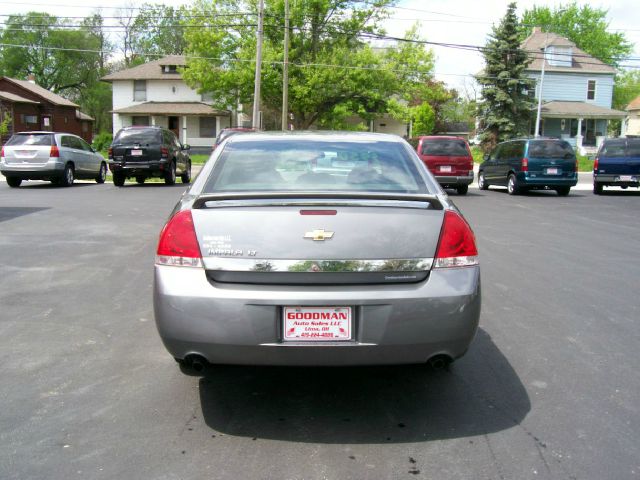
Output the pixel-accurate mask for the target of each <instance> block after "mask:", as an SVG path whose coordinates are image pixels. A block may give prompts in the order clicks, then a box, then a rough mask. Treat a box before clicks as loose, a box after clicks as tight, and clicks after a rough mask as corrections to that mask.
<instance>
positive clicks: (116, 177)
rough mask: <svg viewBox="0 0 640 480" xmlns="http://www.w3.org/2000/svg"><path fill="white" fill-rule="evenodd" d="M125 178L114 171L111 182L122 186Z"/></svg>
mask: <svg viewBox="0 0 640 480" xmlns="http://www.w3.org/2000/svg"><path fill="white" fill-rule="evenodd" d="M125 180H126V178H125V176H124V175H122V174H121V173H114V174H113V184H114V185H115V186H116V187H122V186H124V181H125Z"/></svg>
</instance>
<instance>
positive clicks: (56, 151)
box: [49, 145, 60, 158]
mask: <svg viewBox="0 0 640 480" xmlns="http://www.w3.org/2000/svg"><path fill="white" fill-rule="evenodd" d="M49 156H50V157H51V158H60V149H59V148H58V146H57V145H51V151H50V152H49Z"/></svg>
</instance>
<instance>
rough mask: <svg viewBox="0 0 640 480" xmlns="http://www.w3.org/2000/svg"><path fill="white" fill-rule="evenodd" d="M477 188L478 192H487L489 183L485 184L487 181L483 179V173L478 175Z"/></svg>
mask: <svg viewBox="0 0 640 480" xmlns="http://www.w3.org/2000/svg"><path fill="white" fill-rule="evenodd" d="M478 188H479V189H480V190H488V189H489V183H488V182H487V179H486V178H484V172H480V173H479V174H478Z"/></svg>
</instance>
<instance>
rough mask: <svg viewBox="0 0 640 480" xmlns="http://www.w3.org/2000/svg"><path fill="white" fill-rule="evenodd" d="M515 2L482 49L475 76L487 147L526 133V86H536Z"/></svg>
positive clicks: (529, 104)
mask: <svg viewBox="0 0 640 480" xmlns="http://www.w3.org/2000/svg"><path fill="white" fill-rule="evenodd" d="M519 33H520V30H519V24H518V17H517V16H516V4H515V3H511V4H509V6H508V8H507V13H506V14H505V16H504V17H503V18H502V20H501V21H500V23H499V24H498V25H497V26H495V25H494V26H493V28H492V33H491V35H490V37H489V40H488V41H487V44H486V46H485V47H484V49H483V56H484V61H485V67H484V70H483V71H482V73H481V74H479V75H478V76H477V77H476V80H477V81H478V83H479V84H480V88H481V91H482V102H481V103H480V105H479V109H478V110H479V116H480V131H481V133H480V141H481V143H482V146H483V148H484V149H485V150H487V149H490V148H492V147H493V145H495V144H496V143H497V142H501V141H503V140H507V139H510V138H514V137H517V136H521V135H525V134H526V133H527V131H528V125H529V119H530V114H531V107H532V106H533V105H532V102H531V100H530V99H529V96H528V95H527V93H526V92H527V89H528V88H533V87H532V85H531V82H530V80H529V78H528V77H527V76H526V75H525V74H524V70H525V68H526V67H527V65H528V64H529V62H530V60H529V57H528V56H527V53H526V52H525V51H524V50H523V49H522V48H521V46H520V35H519Z"/></svg>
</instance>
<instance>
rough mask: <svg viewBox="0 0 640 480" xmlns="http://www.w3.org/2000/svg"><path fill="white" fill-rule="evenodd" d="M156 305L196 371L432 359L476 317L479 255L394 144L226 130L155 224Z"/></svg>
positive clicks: (447, 352) (175, 347) (163, 328)
mask: <svg viewBox="0 0 640 480" xmlns="http://www.w3.org/2000/svg"><path fill="white" fill-rule="evenodd" d="M154 310H155V319H156V323H157V327H158V330H159V332H160V336H161V338H162V340H163V342H164V344H165V346H166V348H167V350H168V351H169V352H170V353H171V355H173V356H174V358H175V359H176V360H177V361H178V362H179V363H181V364H183V365H187V366H193V367H196V368H201V367H203V366H204V365H205V364H206V363H207V362H208V363H220V364H250V365H374V364H402V363H426V362H430V363H432V364H433V365H436V366H442V365H444V364H447V363H449V362H450V361H452V360H454V359H456V358H458V357H460V356H462V355H464V353H465V352H466V351H467V348H468V347H469V344H470V343H471V341H472V339H473V337H474V335H475V332H476V329H477V326H478V319H479V315H480V267H479V263H478V252H477V248H476V243H475V238H474V235H473V232H472V230H471V228H470V227H469V225H468V224H467V222H466V221H465V219H464V218H463V217H462V215H461V214H460V212H459V211H458V210H457V209H456V208H455V206H454V205H453V204H452V203H451V202H450V200H449V199H448V197H447V196H446V195H445V194H444V193H443V192H442V190H441V189H440V187H439V186H438V184H437V183H436V182H435V180H434V178H433V177H432V176H431V174H430V173H429V172H428V170H427V169H426V168H425V167H424V165H423V164H422V162H421V161H420V159H419V158H418V156H417V155H416V153H415V152H414V151H413V149H412V148H411V147H410V146H409V144H407V143H406V142H405V141H404V140H402V139H401V138H399V137H395V136H391V135H381V134H358V133H325V134H322V133H303V134H288V133H278V134H265V133H255V134H253V133H252V134H244V135H236V136H233V137H231V138H229V139H228V140H226V141H225V142H224V143H222V144H221V145H220V147H219V148H217V149H216V150H215V152H214V153H213V155H212V157H211V159H210V160H209V161H208V162H207V164H206V165H205V167H204V168H203V170H202V172H201V173H200V175H199V176H198V178H197V179H196V181H195V182H194V183H193V185H192V186H191V188H190V189H189V190H188V191H187V192H186V193H185V195H184V196H183V197H182V199H181V200H180V202H179V203H178V204H177V205H176V207H175V209H174V211H173V213H172V214H171V216H170V218H169V220H168V222H167V223H166V225H165V227H164V229H163V230H162V233H161V236H160V240H159V244H158V248H157V255H156V262H155V281H154Z"/></svg>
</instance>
